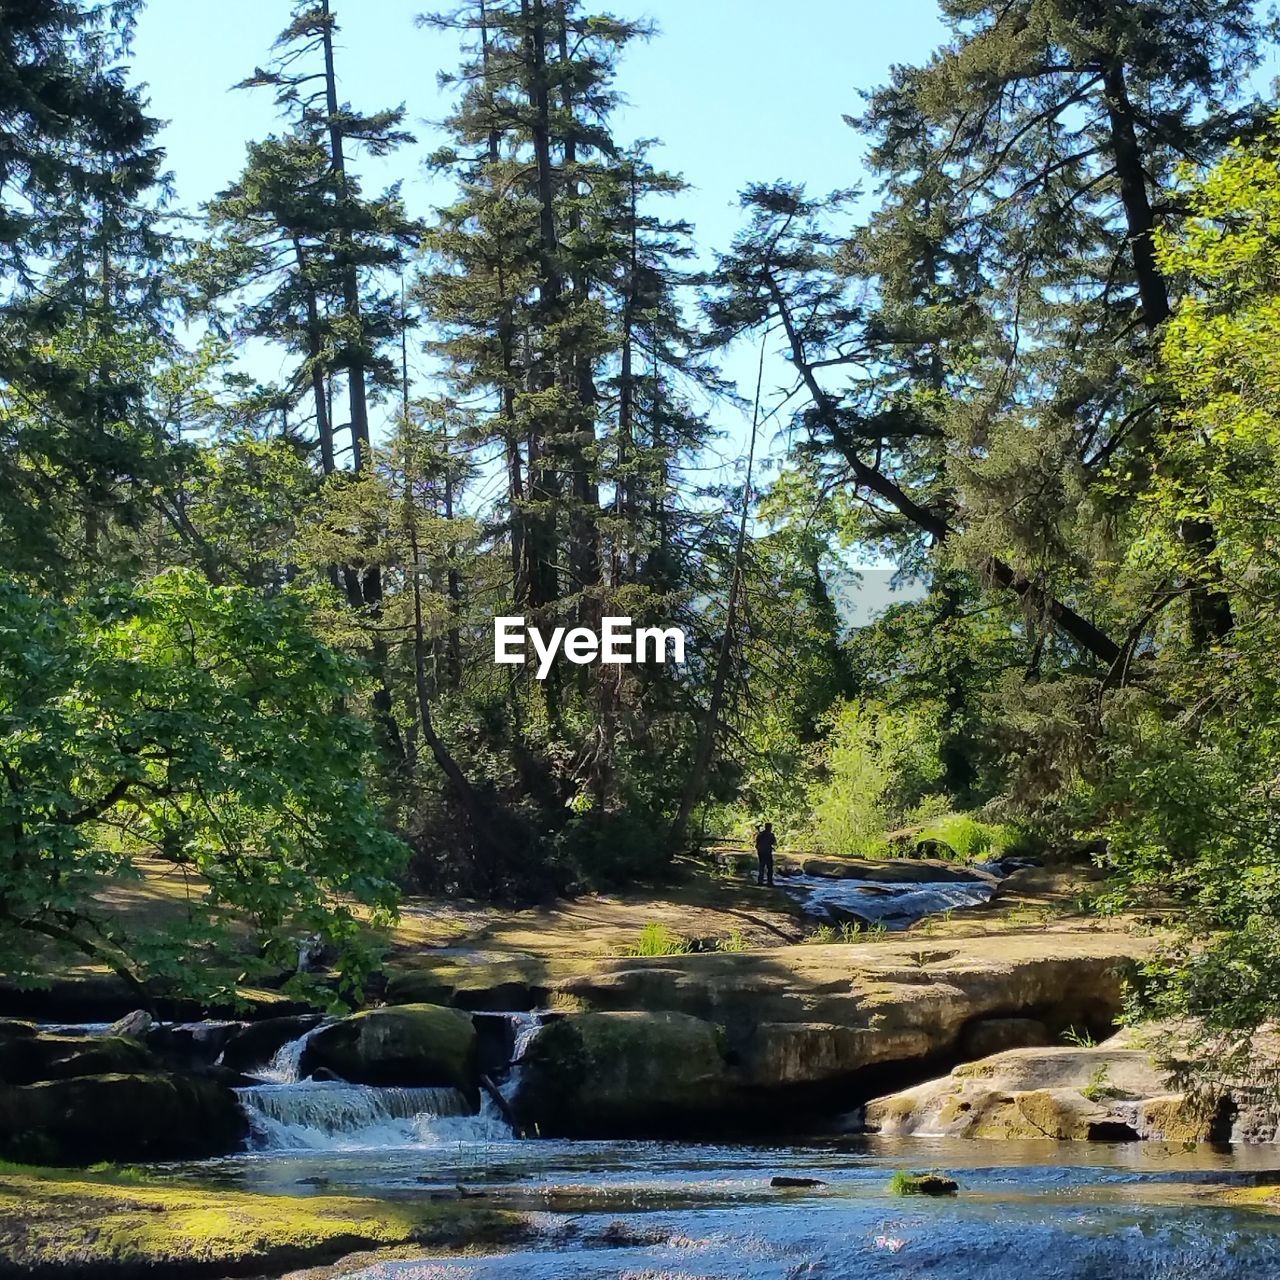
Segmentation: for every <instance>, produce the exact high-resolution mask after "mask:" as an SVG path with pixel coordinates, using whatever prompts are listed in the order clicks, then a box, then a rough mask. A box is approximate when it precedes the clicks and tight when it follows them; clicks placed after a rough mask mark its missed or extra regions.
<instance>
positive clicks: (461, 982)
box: [386, 947, 547, 1012]
mask: <svg viewBox="0 0 1280 1280" xmlns="http://www.w3.org/2000/svg"><path fill="white" fill-rule="evenodd" d="M431 960H432V961H433V964H432V967H430V968H424V969H400V970H396V971H392V972H390V973H389V974H388V975H387V986H386V1002H387V1004H447V1005H455V1006H456V1007H457V1008H460V1009H475V1010H483V1011H485V1012H503V1011H505V1012H512V1011H527V1010H529V1009H536V1008H538V1007H539V1006H540V1005H543V1004H545V1003H546V997H547V992H546V988H545V987H543V986H540V985H539V984H538V983H537V982H536V981H535V978H536V975H537V973H538V971H539V968H540V965H539V963H538V961H537V960H535V958H534V957H533V956H531V955H529V954H527V953H526V952H521V951H496V952H495V951H475V950H469V949H467V948H456V947H441V948H438V949H437V950H436V951H434V952H432V953H431Z"/></svg>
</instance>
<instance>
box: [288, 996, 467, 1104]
mask: <svg viewBox="0 0 1280 1280" xmlns="http://www.w3.org/2000/svg"><path fill="white" fill-rule="evenodd" d="M299 1066H300V1071H301V1073H302V1075H304V1076H306V1075H310V1074H312V1073H313V1072H315V1071H317V1070H320V1069H324V1070H326V1071H330V1072H332V1073H333V1074H334V1075H335V1076H338V1077H340V1078H341V1079H343V1080H348V1081H350V1082H351V1083H352V1084H381V1085H440V1086H445V1087H449V1088H454V1089H461V1090H462V1091H463V1092H464V1093H465V1094H467V1095H468V1097H470V1098H471V1099H472V1102H473V1105H477V1106H478V1105H479V1073H478V1069H477V1065H476V1030H475V1027H474V1026H473V1025H472V1022H471V1019H470V1018H469V1017H468V1016H467V1015H466V1014H465V1013H463V1012H462V1011H461V1010H459V1009H446V1008H442V1007H441V1006H440V1005H433V1004H413V1005H395V1006H392V1007H388V1008H385V1009H370V1010H368V1011H367V1012H365V1013H357V1014H353V1015H352V1016H351V1017H349V1018H343V1019H341V1020H340V1021H338V1022H335V1023H333V1024H332V1025H330V1026H327V1027H322V1028H321V1029H320V1030H319V1031H317V1032H316V1033H315V1034H314V1035H313V1036H311V1038H310V1039H309V1040H308V1041H307V1044H306V1047H305V1049H304V1050H303V1054H302V1059H301V1062H300V1064H299Z"/></svg>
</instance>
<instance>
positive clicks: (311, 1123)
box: [236, 1080, 487, 1151]
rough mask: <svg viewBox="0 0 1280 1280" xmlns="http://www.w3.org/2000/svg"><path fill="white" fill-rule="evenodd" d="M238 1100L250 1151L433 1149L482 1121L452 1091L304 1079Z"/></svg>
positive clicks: (251, 1091)
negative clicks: (245, 1124) (242, 1109)
mask: <svg viewBox="0 0 1280 1280" xmlns="http://www.w3.org/2000/svg"><path fill="white" fill-rule="evenodd" d="M236 1094H237V1095H238V1097H239V1099H240V1105H241V1107H243V1108H244V1112H245V1115H246V1116H247V1117H248V1120H249V1128H250V1132H251V1135H252V1147H253V1149H254V1150H256V1151H299V1150H302V1151H306V1150H310V1151H317V1150H337V1151H340V1150H358V1149H362V1148H363V1149H368V1148H378V1147H404V1146H436V1145H441V1144H444V1143H452V1142H458V1141H466V1140H467V1139H468V1137H470V1136H472V1135H471V1134H470V1130H471V1129H474V1128H477V1121H479V1120H482V1119H483V1117H477V1116H473V1115H472V1114H471V1108H470V1107H469V1106H468V1104H467V1100H466V1098H465V1097H464V1096H463V1095H462V1094H461V1093H460V1092H459V1091H458V1090H457V1089H428V1088H418V1089H396V1088H374V1087H372V1086H370V1085H359V1084H342V1083H338V1082H330V1081H322V1082H321V1081H313V1080H306V1081H302V1082H299V1083H294V1084H261V1085H250V1086H248V1087H247V1088H243V1089H237V1090H236ZM475 1137H476V1138H483V1137H487V1135H482V1134H476V1135H475Z"/></svg>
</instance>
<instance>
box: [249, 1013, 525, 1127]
mask: <svg viewBox="0 0 1280 1280" xmlns="http://www.w3.org/2000/svg"><path fill="white" fill-rule="evenodd" d="M505 1016H506V1017H508V1018H509V1019H510V1020H511V1023H512V1026H513V1028H514V1036H513V1047H512V1050H511V1075H510V1078H509V1079H508V1080H507V1083H506V1084H505V1085H504V1086H503V1089H502V1092H503V1095H504V1096H505V1097H507V1098H510V1097H512V1096H514V1094H515V1091H516V1090H517V1089H518V1087H519V1080H518V1064H519V1062H520V1060H521V1059H522V1058H523V1057H524V1055H525V1053H526V1052H527V1051H528V1049H529V1046H530V1045H531V1044H532V1043H533V1041H534V1038H535V1037H536V1036H537V1034H538V1032H539V1031H540V1030H541V1029H542V1025H543V1018H542V1015H541V1014H537V1013H511V1014H507V1015H505ZM322 1025H323V1024H322ZM319 1030H320V1027H313V1028H312V1029H311V1030H310V1031H308V1032H306V1033H304V1034H303V1035H301V1036H299V1037H298V1038H297V1039H296V1040H290V1041H289V1042H288V1043H287V1044H284V1045H281V1047H280V1048H279V1049H278V1050H277V1051H276V1053H275V1055H274V1056H273V1057H272V1059H271V1061H270V1062H269V1063H267V1065H266V1066H264V1067H261V1068H259V1069H258V1070H257V1071H254V1072H251V1073H250V1075H252V1077H253V1078H254V1079H256V1080H259V1081H261V1083H260V1084H255V1085H250V1086H247V1087H245V1088H242V1089H237V1090H236V1094H237V1096H238V1097H239V1099H240V1105H241V1107H242V1108H243V1109H244V1113H245V1115H246V1117H247V1118H248V1121H249V1130H250V1145H251V1148H252V1149H253V1150H254V1151H260V1152H288V1151H299V1152H302V1151H369V1150H379V1149H385V1148H392V1147H441V1146H453V1145H471V1144H487V1143H493V1142H507V1141H510V1140H511V1139H512V1133H511V1129H510V1126H509V1125H508V1124H507V1123H506V1121H505V1120H504V1119H503V1117H502V1115H501V1113H500V1112H499V1109H498V1107H497V1106H496V1105H495V1104H494V1103H493V1102H492V1101H491V1100H490V1099H489V1098H488V1097H486V1098H485V1099H484V1103H483V1106H482V1107H481V1110H480V1113H479V1114H478V1115H475V1114H473V1113H472V1111H471V1108H470V1107H469V1105H468V1103H467V1099H466V1098H465V1097H464V1095H463V1094H462V1093H460V1092H459V1091H458V1090H457V1089H439V1088H377V1087H374V1086H371V1085H361V1084H347V1083H345V1082H342V1081H328V1080H325V1081H318V1080H303V1079H301V1078H300V1067H301V1063H302V1055H303V1052H304V1050H305V1049H306V1045H307V1041H308V1040H309V1039H310V1038H311V1037H312V1036H313V1035H315V1034H316V1032H317V1031H319Z"/></svg>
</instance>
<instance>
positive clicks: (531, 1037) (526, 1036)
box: [503, 1013, 543, 1067]
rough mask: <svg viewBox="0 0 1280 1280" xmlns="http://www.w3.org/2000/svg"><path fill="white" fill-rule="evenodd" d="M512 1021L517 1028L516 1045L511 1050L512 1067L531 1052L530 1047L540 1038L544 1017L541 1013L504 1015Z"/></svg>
mask: <svg viewBox="0 0 1280 1280" xmlns="http://www.w3.org/2000/svg"><path fill="white" fill-rule="evenodd" d="M503 1016H504V1017H507V1018H510V1019H511V1024H512V1026H514V1027H515V1029H516V1032H515V1043H514V1044H513V1046H512V1049H511V1065H512V1066H513V1067H514V1066H516V1065H517V1064H519V1063H520V1062H521V1061H522V1060H523V1059H524V1055H525V1054H526V1053H528V1052H529V1046H530V1045H531V1044H532V1043H533V1042H534V1041H535V1040H536V1039H537V1038H538V1032H539V1031H541V1030H542V1024H543V1015H542V1014H540V1013H508V1014H505V1015H503Z"/></svg>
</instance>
